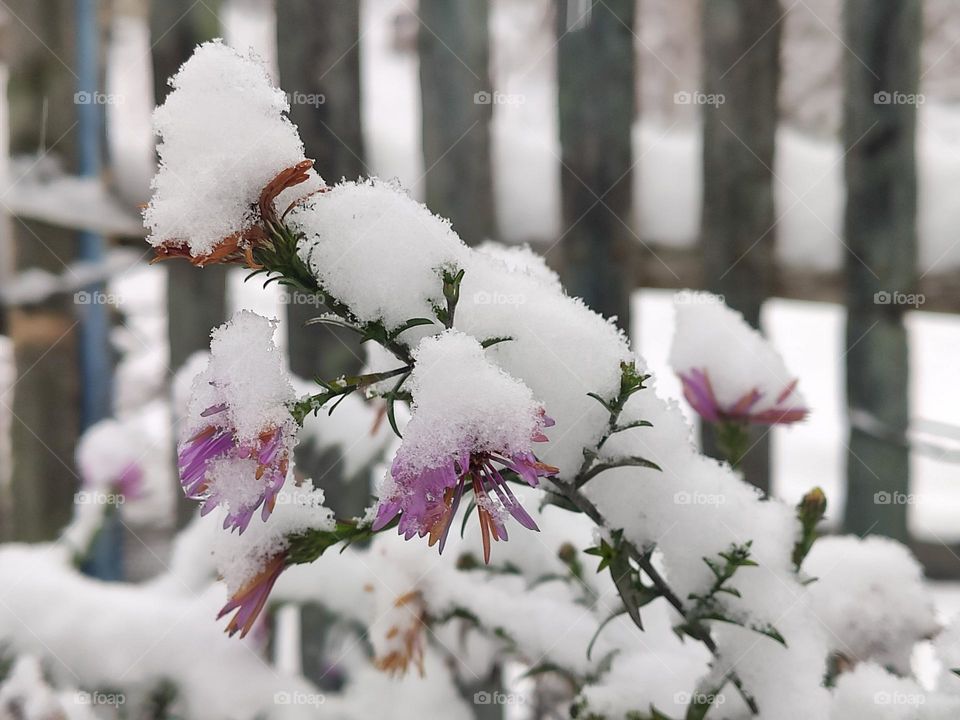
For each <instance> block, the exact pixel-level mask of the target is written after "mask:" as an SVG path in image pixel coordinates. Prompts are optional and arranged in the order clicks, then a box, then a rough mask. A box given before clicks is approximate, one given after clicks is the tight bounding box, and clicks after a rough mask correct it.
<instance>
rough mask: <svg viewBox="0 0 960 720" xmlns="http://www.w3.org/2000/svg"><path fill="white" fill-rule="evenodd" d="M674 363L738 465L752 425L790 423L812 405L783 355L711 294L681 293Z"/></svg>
mask: <svg viewBox="0 0 960 720" xmlns="http://www.w3.org/2000/svg"><path fill="white" fill-rule="evenodd" d="M675 306H676V319H677V323H676V333H675V334H674V341H673V347H672V348H671V351H670V363H671V365H672V366H673V369H674V371H675V372H676V373H677V375H678V376H679V377H680V380H681V382H682V383H683V395H684V397H685V398H686V399H687V402H689V403H690V405H691V407H693V409H694V410H696V412H697V414H698V415H700V417H701V418H702V419H703V420H705V421H706V422H708V423H711V424H714V425H715V426H716V427H717V431H718V440H719V442H720V446H721V449H722V450H723V452H724V453H725V455H726V457H727V459H728V460H730V462H731V463H733V464H734V465H737V464H739V462H740V460H741V459H742V456H743V453H744V452H745V451H746V445H745V443H746V442H747V439H748V438H747V434H746V429H747V426H748V425H751V424H759V425H787V424H790V423H794V422H797V421H799V420H803V419H804V418H805V417H806V416H807V412H808V410H807V407H806V403H805V402H804V399H803V396H802V395H801V394H800V392H799V391H798V390H797V379H796V378H795V377H791V376H790V375H789V374H788V373H787V368H786V366H785V365H784V362H783V358H781V357H780V354H779V353H778V352H777V351H776V350H775V349H774V348H773V347H772V346H771V345H770V344H769V343H768V342H766V340H764V338H763V336H762V335H761V334H760V333H759V332H757V331H756V330H754V329H753V328H752V327H750V325H748V324H747V321H746V320H744V318H743V316H742V315H740V314H739V313H737V312H736V311H734V310H731V309H730V308H728V307H727V306H726V305H724V303H723V299H722V298H719V297H717V296H715V295H711V294H709V293H690V292H685V293H682V294H678V296H677V298H676V303H675Z"/></svg>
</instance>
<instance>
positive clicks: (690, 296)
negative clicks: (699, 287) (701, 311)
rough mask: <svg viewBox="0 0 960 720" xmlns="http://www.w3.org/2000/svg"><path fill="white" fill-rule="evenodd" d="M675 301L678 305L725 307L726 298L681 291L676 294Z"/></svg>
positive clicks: (711, 294)
mask: <svg viewBox="0 0 960 720" xmlns="http://www.w3.org/2000/svg"><path fill="white" fill-rule="evenodd" d="M673 301H674V302H675V303H676V304H677V305H723V304H724V302H726V298H724V296H723V295H714V294H713V293H705V292H695V291H693V290H680V291H678V292H676V293H674V295H673Z"/></svg>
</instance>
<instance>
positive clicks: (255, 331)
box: [186, 310, 296, 442]
mask: <svg viewBox="0 0 960 720" xmlns="http://www.w3.org/2000/svg"><path fill="white" fill-rule="evenodd" d="M275 328H276V321H271V320H268V319H267V318H264V317H262V316H260V315H257V314H255V313H252V312H250V311H246V310H242V311H240V312H238V313H236V314H235V315H234V316H233V317H232V318H231V319H230V320H229V321H228V322H226V323H224V324H223V325H221V326H220V327H219V328H216V329H215V330H214V331H213V333H212V340H211V342H210V360H209V363H208V365H207V368H206V370H204V372H203V373H201V374H200V375H199V376H197V377H196V378H195V379H194V381H193V396H192V398H191V401H190V425H189V426H188V428H187V433H186V434H192V433H194V432H197V431H198V430H201V429H203V428H204V427H207V426H208V425H211V424H213V425H218V426H220V427H229V428H231V429H232V430H233V431H234V433H235V435H236V438H237V440H238V441H239V442H245V441H252V440H254V439H256V438H257V437H258V436H259V435H260V434H261V433H262V432H264V431H265V430H269V429H272V428H277V427H282V428H289V426H290V425H291V423H292V417H291V415H290V405H291V404H292V403H293V401H294V400H295V399H296V395H295V393H294V390H293V385H292V384H291V382H290V378H289V376H288V375H287V372H286V364H285V362H284V358H283V355H281V353H280V350H279V349H278V348H277V346H276V345H275V344H274V341H273V336H274V331H275ZM220 405H224V406H225V411H224V412H223V413H214V414H209V413H207V411H208V410H209V409H210V408H214V407H218V406H220ZM205 413H207V414H205Z"/></svg>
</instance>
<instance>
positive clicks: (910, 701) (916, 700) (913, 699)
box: [873, 691, 927, 707]
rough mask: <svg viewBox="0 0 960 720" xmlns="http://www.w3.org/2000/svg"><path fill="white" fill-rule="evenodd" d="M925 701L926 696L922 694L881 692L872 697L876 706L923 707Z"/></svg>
mask: <svg viewBox="0 0 960 720" xmlns="http://www.w3.org/2000/svg"><path fill="white" fill-rule="evenodd" d="M926 701H927V696H926V695H924V694H923V693H907V692H888V691H881V692H878V693H875V694H874V696H873V702H874V704H876V705H907V706H913V707H916V706H918V705H923V704H924V703H925V702H926Z"/></svg>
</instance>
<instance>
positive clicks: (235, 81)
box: [144, 41, 322, 262]
mask: <svg viewBox="0 0 960 720" xmlns="http://www.w3.org/2000/svg"><path fill="white" fill-rule="evenodd" d="M170 85H171V87H172V88H173V90H172V91H171V92H170V94H169V95H168V96H167V99H166V101H165V102H164V104H163V105H162V106H160V107H159V108H157V110H156V111H155V113H154V118H153V122H154V128H155V130H156V132H157V134H158V135H159V136H160V138H161V141H160V143H159V144H158V146H157V151H158V153H159V155H160V169H159V170H158V172H157V174H156V176H155V177H154V178H153V183H152V187H153V190H154V195H153V199H152V200H151V201H150V204H149V205H148V206H147V208H146V210H145V211H144V224H145V225H146V227H147V228H148V229H149V231H150V234H149V238H148V240H149V242H150V244H151V245H154V246H156V247H158V248H161V250H162V249H163V248H171V247H172V248H180V249H181V251H182V252H181V254H183V253H188V254H189V255H190V256H192V257H193V258H195V259H200V258H202V257H204V256H211V255H212V256H214V257H216V256H218V255H221V254H223V252H225V250H224V248H223V246H222V243H223V241H224V240H225V239H227V238H231V237H232V238H233V241H234V245H236V242H237V241H238V240H240V239H241V238H240V237H239V234H242V233H243V232H245V231H248V230H250V228H252V227H253V226H254V225H255V224H256V222H257V221H258V219H259V218H258V211H257V209H256V205H257V203H258V201H259V199H260V196H261V193H262V192H263V191H264V189H265V188H267V186H268V185H270V184H271V182H272V181H274V180H275V179H277V178H278V176H281V177H282V174H283V173H284V172H285V171H288V170H290V169H292V168H295V167H297V166H298V165H300V164H301V163H303V162H304V160H305V158H304V152H303V143H302V142H301V140H300V136H299V134H298V133H297V129H296V127H294V125H293V124H292V123H291V122H290V120H289V119H288V118H287V116H286V112H287V110H288V109H289V103H288V102H287V98H286V96H285V95H284V93H283V92H282V91H281V90H280V89H278V88H277V87H275V86H274V85H273V84H272V82H271V81H270V78H269V76H268V75H267V71H266V69H265V68H264V66H263V63H262V62H261V61H260V60H259V59H257V58H256V57H253V56H251V57H244V56H242V55H240V54H239V53H237V52H236V51H235V50H233V49H232V48H229V47H227V46H226V45H223V44H222V43H221V42H219V41H213V42H208V43H204V44H203V45H201V46H199V47H198V48H197V49H196V51H194V53H193V55H192V56H191V57H190V59H189V60H187V61H186V62H185V63H184V64H183V66H182V67H181V68H180V71H179V72H178V73H177V74H176V75H175V76H174V77H173V78H171V80H170ZM308 167H309V165H306V166H303V172H304V173H307V177H303V178H302V180H303V181H304V182H302V184H297V186H296V189H295V191H288V192H287V193H284V197H282V198H280V199H279V200H278V201H277V206H278V207H279V208H280V211H281V212H282V211H283V210H284V209H286V206H287V205H289V204H290V202H292V201H293V200H294V199H296V197H302V196H303V195H306V194H307V193H309V192H310V191H312V190H315V189H316V188H317V187H318V186H319V185H320V184H322V181H320V179H319V177H317V175H316V173H313V172H312V171H308V170H307V168H308ZM292 181H293V179H291V178H285V179H284V182H292ZM282 189H283V188H275V190H276V193H279V192H280V191H281V190H282ZM291 193H293V194H294V195H295V196H296V197H292V196H291ZM281 206H282V207H281ZM227 249H229V250H234V249H236V248H235V247H231V248H227ZM161 256H162V253H161ZM221 259H222V258H221ZM212 261H215V260H211V262H212Z"/></svg>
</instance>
